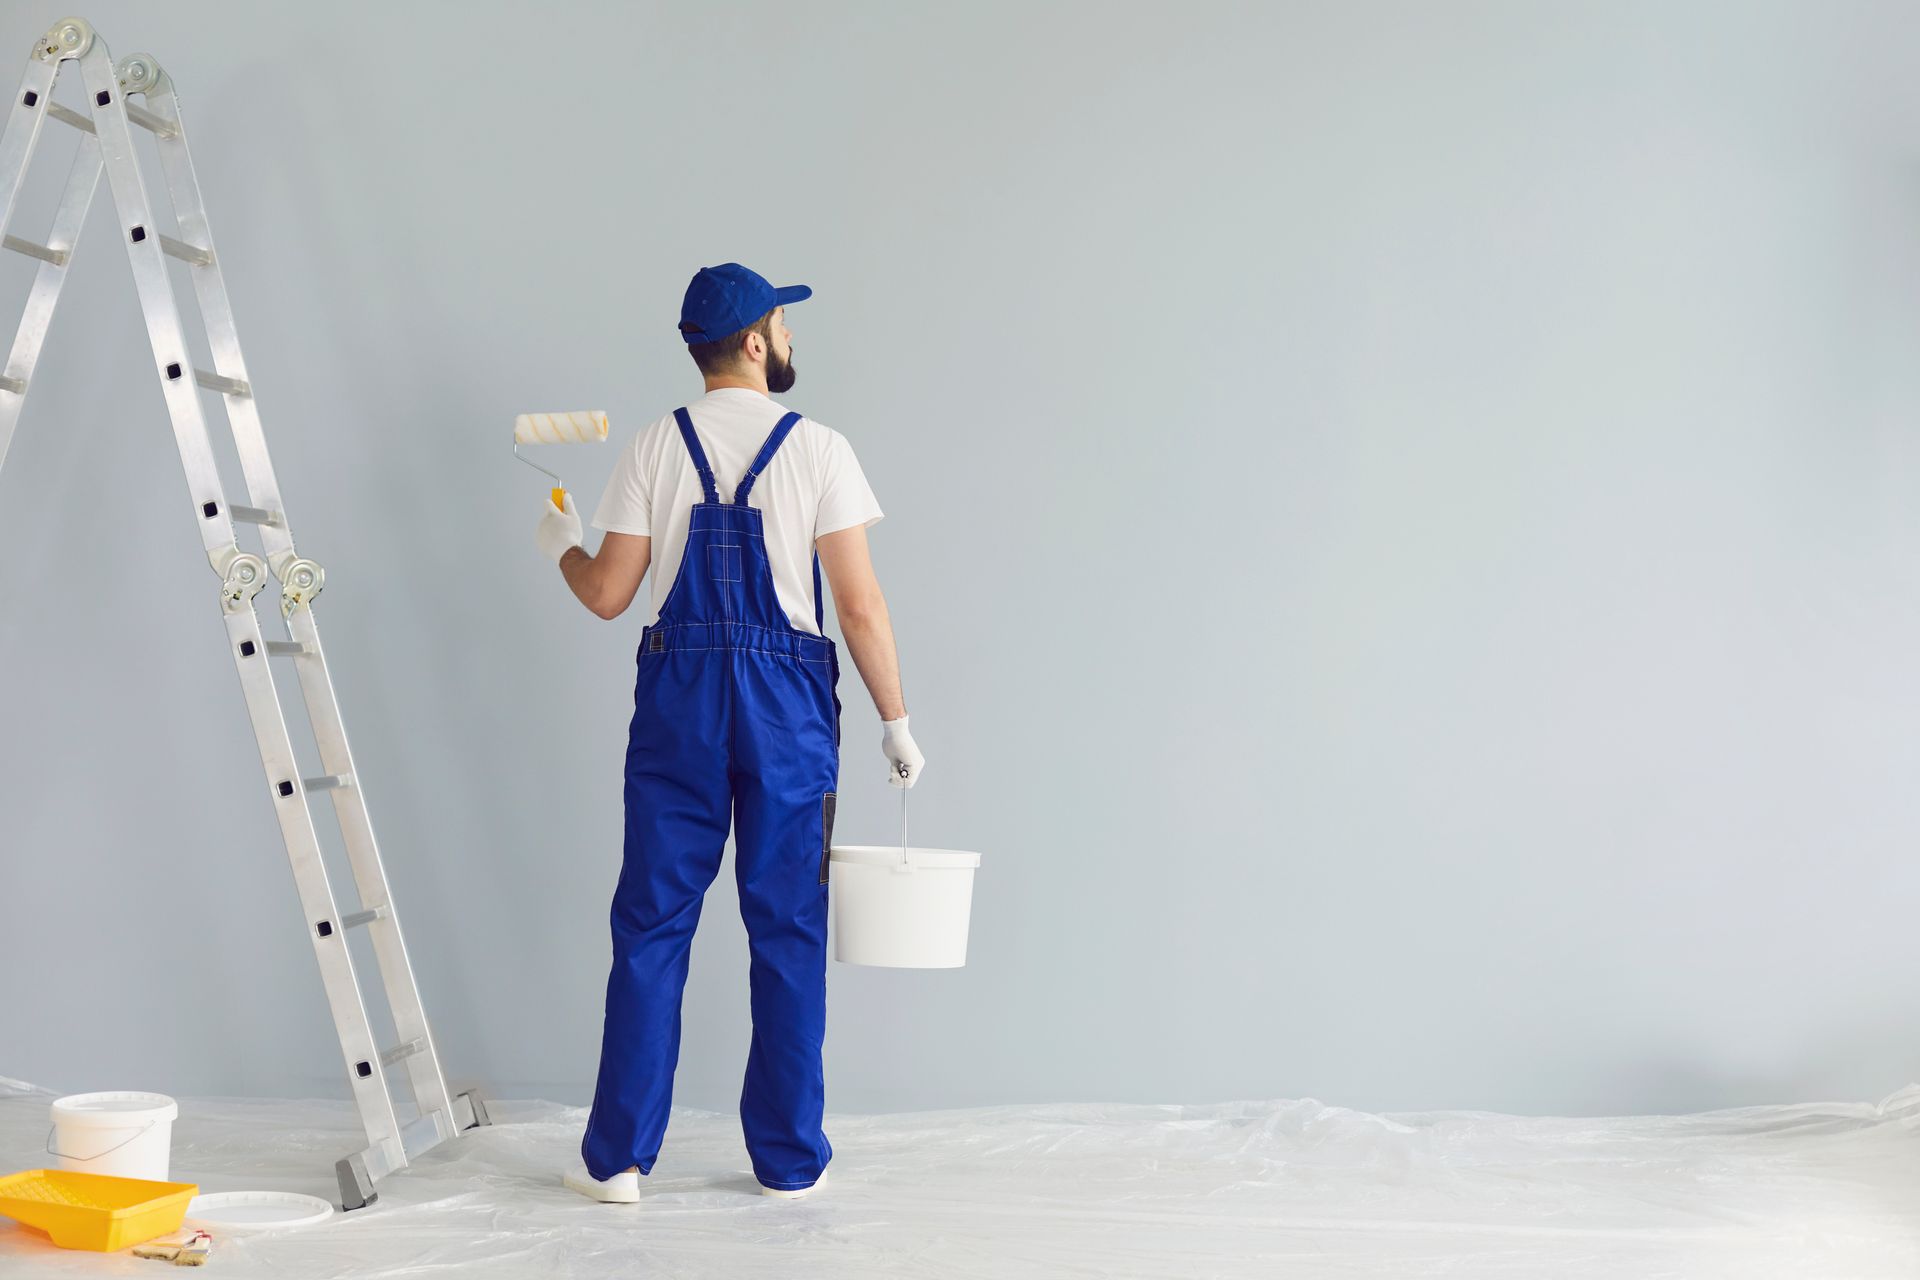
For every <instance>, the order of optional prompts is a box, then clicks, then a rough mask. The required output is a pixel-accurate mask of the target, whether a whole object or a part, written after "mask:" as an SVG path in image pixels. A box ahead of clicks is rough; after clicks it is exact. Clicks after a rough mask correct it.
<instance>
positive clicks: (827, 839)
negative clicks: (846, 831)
mask: <svg viewBox="0 0 1920 1280" xmlns="http://www.w3.org/2000/svg"><path fill="white" fill-rule="evenodd" d="M838 803H839V797H838V796H837V795H835V794H834V793H833V792H831V791H829V792H827V794H826V795H824V796H822V797H821V798H820V883H821V884H825V883H826V882H827V869H828V868H829V867H830V866H832V864H833V810H834V806H835V805H836V804H838Z"/></svg>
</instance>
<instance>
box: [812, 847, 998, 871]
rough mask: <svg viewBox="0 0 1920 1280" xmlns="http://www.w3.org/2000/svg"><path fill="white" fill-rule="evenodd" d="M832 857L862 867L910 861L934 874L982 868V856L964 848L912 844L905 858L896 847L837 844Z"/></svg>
mask: <svg viewBox="0 0 1920 1280" xmlns="http://www.w3.org/2000/svg"><path fill="white" fill-rule="evenodd" d="M832 857H833V861H835V862H850V863H852V864H854V865H855V866H862V867H882V866H897V865H898V864H899V863H901V862H903V861H911V862H912V863H913V865H914V866H915V867H919V868H922V869H925V870H933V871H952V870H958V869H961V868H965V867H977V866H979V865H980V855H979V854H977V853H968V852H967V851H966V850H964V849H916V848H914V847H913V846H911V845H909V846H908V847H907V849H906V852H905V854H904V855H903V854H902V853H901V849H900V846H899V845H897V844H837V845H835V846H833V850H832Z"/></svg>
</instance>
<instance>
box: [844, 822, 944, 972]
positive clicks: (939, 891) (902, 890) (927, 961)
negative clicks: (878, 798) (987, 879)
mask: <svg viewBox="0 0 1920 1280" xmlns="http://www.w3.org/2000/svg"><path fill="white" fill-rule="evenodd" d="M830 857H831V873H830V874H829V876H828V883H830V884H831V885H832V886H833V955H834V959H836V960H839V961H841V962H843V963H845V964H871V965H883V966H885V967H887V968H891V969H958V968H959V967H960V966H961V965H964V964H965V963H966V962H967V923H968V921H969V919H970V918H971V916H972V915H973V872H974V868H976V867H978V866H979V865H980V855H979V854H977V853H966V852H963V851H961V850H959V849H903V848H901V847H900V846H899V845H897V844H896V845H871V844H837V845H834V846H833V849H832V852H831V854H830Z"/></svg>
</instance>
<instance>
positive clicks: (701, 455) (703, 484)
mask: <svg viewBox="0 0 1920 1280" xmlns="http://www.w3.org/2000/svg"><path fill="white" fill-rule="evenodd" d="M673 417H674V421H676V422H678V423H679V424H680V438H681V439H682V440H685V441H686V442H687V452H688V453H690V454H692V455H693V469H694V470H695V471H698V472H699V473H700V488H701V489H702V490H704V491H705V493H706V495H707V501H708V502H719V501H720V491H719V490H718V489H716V488H714V487H713V468H712V467H710V466H708V465H707V451H706V450H705V449H702V448H701V447H700V437H699V436H697V435H695V434H693V419H692V418H691V417H690V416H688V414H687V411H686V410H685V409H675V410H674V411H673Z"/></svg>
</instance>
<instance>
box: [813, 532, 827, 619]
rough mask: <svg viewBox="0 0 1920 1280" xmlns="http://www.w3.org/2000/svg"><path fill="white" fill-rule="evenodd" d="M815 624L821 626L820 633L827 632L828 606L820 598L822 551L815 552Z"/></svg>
mask: <svg viewBox="0 0 1920 1280" xmlns="http://www.w3.org/2000/svg"><path fill="white" fill-rule="evenodd" d="M813 625H814V626H816V627H818V628H820V634H821V635H825V634H827V606H826V602H825V601H823V600H822V599H821V598H820V553H819V552H818V551H816V552H814V553H813Z"/></svg>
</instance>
